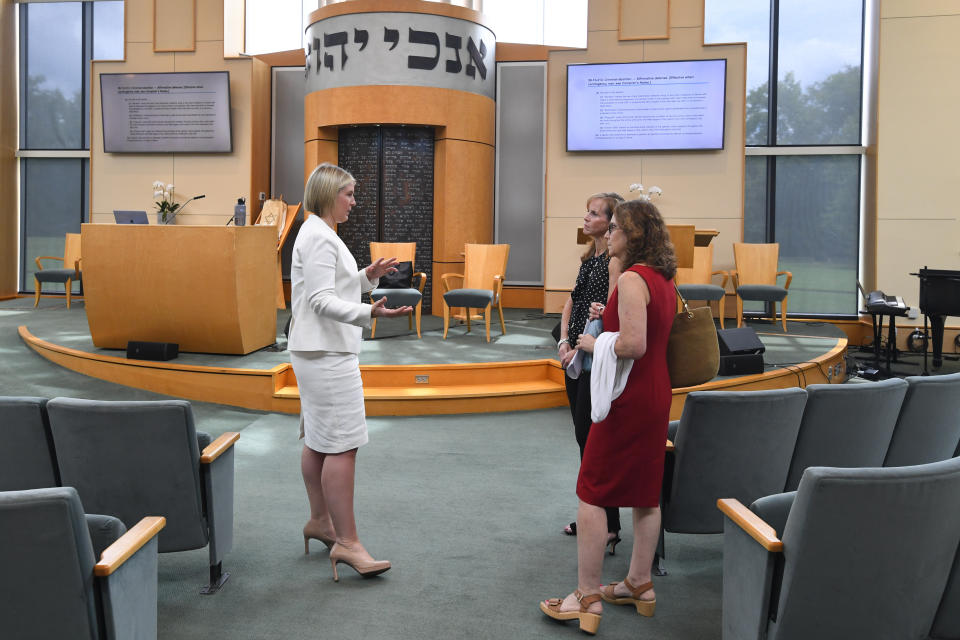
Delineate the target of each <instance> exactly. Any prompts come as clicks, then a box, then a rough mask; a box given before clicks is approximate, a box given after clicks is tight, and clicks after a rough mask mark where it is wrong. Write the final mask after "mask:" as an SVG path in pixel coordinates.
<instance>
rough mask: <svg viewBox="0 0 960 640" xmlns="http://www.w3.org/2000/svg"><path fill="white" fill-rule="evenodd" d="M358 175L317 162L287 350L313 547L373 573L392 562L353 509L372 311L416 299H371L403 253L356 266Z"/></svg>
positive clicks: (306, 535) (381, 312) (299, 245)
mask: <svg viewBox="0 0 960 640" xmlns="http://www.w3.org/2000/svg"><path fill="white" fill-rule="evenodd" d="M355 183H356V181H355V180H354V178H353V176H352V175H350V174H349V173H348V172H346V171H345V170H343V169H341V168H340V167H337V166H335V165H332V164H328V163H324V164H321V165H320V166H318V167H317V168H316V169H314V170H313V173H312V174H311V175H310V178H309V179H308V180H307V185H306V188H305V190H304V197H303V200H304V205H305V208H306V210H307V211H309V212H311V213H314V214H316V215H312V216H308V217H307V219H306V220H305V221H304V223H303V226H302V227H300V232H299V233H298V235H297V240H296V242H295V243H294V245H293V263H292V265H291V268H290V279H291V283H292V284H291V303H292V304H291V307H292V320H291V324H290V336H289V341H288V343H287V348H288V349H289V351H290V363H291V364H292V365H293V371H294V373H295V374H296V376H297V384H298V386H299V387H300V436H301V437H302V438H303V440H304V447H303V453H302V455H301V458H300V468H301V471H302V473H303V482H304V484H305V485H306V488H307V498H308V500H309V501H310V520H309V521H307V524H306V525H305V526H304V527H303V544H304V552H305V553H306V552H309V546H308V545H309V542H310V539H311V538H313V539H315V540H320V541H321V542H323V543H324V544H325V545H327V547H328V548H329V549H330V564H331V566H332V567H333V579H334V580H338V579H339V576H338V575H337V563H339V562H342V563H344V564H347V565H349V566H351V567H353V569H354V570H356V571H357V573H359V574H360V575H362V576H364V577H368V576H374V575H377V574H380V573H383V572H384V571H386V570H387V569H389V568H390V562H388V561H386V560H381V561H376V560H374V559H373V557H372V556H371V555H370V554H369V553H368V552H367V550H366V549H365V548H364V547H363V545H362V544H361V543H360V539H359V538H358V536H357V526H356V521H355V519H354V515H353V479H354V470H355V468H356V458H357V448H358V447H360V446H361V445H364V444H366V443H367V423H366V417H365V413H364V408H363V386H362V383H361V380H360V365H359V361H358V359H357V354H358V353H359V352H360V342H361V340H362V332H363V327H369V326H370V321H371V318H372V317H373V316H378V317H379V316H396V315H402V314H405V313H408V312H409V311H410V307H400V308H397V309H387V308H386V307H385V306H384V303H385V300H386V298H381V299H380V300H378V301H377V302H375V303H374V304H372V305H369V304H364V303H361V302H360V295H361V294H362V293H363V292H366V291H370V290H372V289H373V288H374V287H376V285H377V284H378V282H379V280H380V276H382V275H384V274H386V273H390V272H393V271H395V270H396V267H395V266H394V265H395V264H396V263H397V259H396V258H390V259H388V260H383V259H379V260H377V261H376V262H374V263H373V264H371V265H370V266H368V267H366V268H364V269H359V270H358V269H357V262H356V260H354V258H353V256H352V255H351V254H350V251H349V250H348V249H347V246H346V245H345V244H344V243H343V240H341V239H340V236H338V235H337V233H336V231H335V230H334V228H335V225H336V224H339V223H342V222H346V220H347V218H348V217H349V215H350V209H351V208H353V206H354V205H355V204H356V201H355V200H354V199H353V192H354V186H355Z"/></svg>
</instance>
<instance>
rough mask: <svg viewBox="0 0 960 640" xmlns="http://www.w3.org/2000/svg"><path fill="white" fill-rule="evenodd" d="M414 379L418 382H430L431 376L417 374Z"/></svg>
mask: <svg viewBox="0 0 960 640" xmlns="http://www.w3.org/2000/svg"><path fill="white" fill-rule="evenodd" d="M413 380H414V382H416V383H417V384H430V376H416V377H414V379H413Z"/></svg>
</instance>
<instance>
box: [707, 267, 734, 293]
mask: <svg viewBox="0 0 960 640" xmlns="http://www.w3.org/2000/svg"><path fill="white" fill-rule="evenodd" d="M710 275H711V276H723V280H722V281H721V282H720V286H721V287H723V288H724V289H726V288H727V280H729V279H730V273H728V272H727V271H725V270H724V269H718V270H716V271H714V272H713V273H711V274H710Z"/></svg>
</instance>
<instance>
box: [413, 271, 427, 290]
mask: <svg viewBox="0 0 960 640" xmlns="http://www.w3.org/2000/svg"><path fill="white" fill-rule="evenodd" d="M417 276H420V286H419V287H417V289H418V290H419V291H420V293H423V287H425V286H426V284H427V274H425V273H424V272H423V271H418V272H416V273H415V274H413V277H414V278H416V277H417Z"/></svg>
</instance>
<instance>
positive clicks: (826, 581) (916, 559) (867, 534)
mask: <svg viewBox="0 0 960 640" xmlns="http://www.w3.org/2000/svg"><path fill="white" fill-rule="evenodd" d="M958 495H960V459H956V458H955V459H952V460H946V461H942V462H935V463H931V464H926V465H919V466H910V467H896V468H882V467H881V468H866V469H835V468H830V467H811V468H809V469H807V470H806V472H805V473H804V475H803V479H802V480H801V481H800V486H799V488H798V489H797V491H796V492H791V493H785V494H780V495H775V496H769V497H767V498H764V499H761V500H757V501H756V502H755V503H753V505H751V508H750V509H747V508H745V507H744V506H743V505H742V504H741V503H740V502H738V501H736V500H721V501H720V503H719V504H720V509H721V510H722V512H723V514H724V517H725V524H724V542H723V544H724V547H723V638H724V639H725V640H734V639H736V640H745V639H748V638H755V639H760V638H766V639H769V640H794V639H796V640H801V639H802V640H809V639H810V638H818V639H819V638H823V639H831V638H838V639H839V638H871V639H875V638H876V639H883V638H889V639H891V640H893V639H898V640H899V639H901V638H928V637H930V635H928V634H930V630H931V626H932V625H934V626H936V624H940V625H941V627H940V628H939V629H940V631H944V632H951V631H952V632H956V631H957V628H956V624H957V618H958V615H960V614H958V611H957V609H956V608H955V609H954V610H952V611H949V612H946V613H945V614H944V615H942V616H941V615H938V609H939V610H940V611H941V614H943V613H944V612H943V609H944V605H943V604H942V601H943V600H944V591H945V588H946V586H947V583H948V578H949V575H950V572H951V568H952V567H953V566H954V558H955V557H956V555H957V547H958V545H960V509H957V508H956V504H957V496H958ZM778 533H779V538H778V537H777V535H778ZM955 596H956V594H955V593H954V594H953V597H955ZM951 624H952V625H954V626H953V627H952V628H951V626H950V625H951ZM934 637H940V638H948V637H953V638H956V637H958V636H957V635H953V636H949V635H940V636H934Z"/></svg>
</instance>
